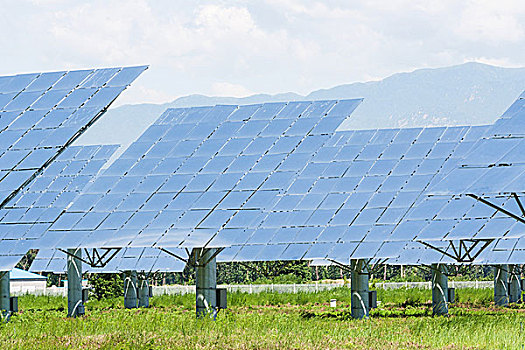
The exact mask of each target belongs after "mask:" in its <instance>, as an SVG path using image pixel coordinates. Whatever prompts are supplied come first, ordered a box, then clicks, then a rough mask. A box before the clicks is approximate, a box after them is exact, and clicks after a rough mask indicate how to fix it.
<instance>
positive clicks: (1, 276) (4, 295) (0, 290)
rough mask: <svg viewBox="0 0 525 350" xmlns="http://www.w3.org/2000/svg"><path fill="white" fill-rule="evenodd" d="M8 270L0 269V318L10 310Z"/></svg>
mask: <svg viewBox="0 0 525 350" xmlns="http://www.w3.org/2000/svg"><path fill="white" fill-rule="evenodd" d="M9 274H10V272H9V271H0V314H1V315H0V316H2V317H0V319H2V318H3V317H5V316H6V315H9V312H10V311H11V303H10V298H11V290H10V278H9V277H10V276H9Z"/></svg>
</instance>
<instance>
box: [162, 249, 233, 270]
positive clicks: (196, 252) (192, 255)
mask: <svg viewBox="0 0 525 350" xmlns="http://www.w3.org/2000/svg"><path fill="white" fill-rule="evenodd" d="M158 249H159V250H160V251H162V252H164V253H166V254H168V255H170V256H172V257H174V258H175V259H179V260H181V261H183V262H185V263H186V264H187V265H189V266H191V267H204V266H206V265H208V263H209V262H210V261H212V260H213V259H215V258H216V257H217V255H219V254H220V253H221V252H222V251H223V250H224V248H193V249H192V250H191V251H190V250H189V249H188V248H184V250H185V251H186V255H187V258H184V257H182V256H180V255H178V254H175V253H173V252H170V251H169V250H167V249H164V248H158ZM208 249H216V250H215V252H214V253H213V254H212V255H211V256H210V257H209V258H208V259H206V260H204V259H203V256H204V253H205V252H206V251H207V250H208Z"/></svg>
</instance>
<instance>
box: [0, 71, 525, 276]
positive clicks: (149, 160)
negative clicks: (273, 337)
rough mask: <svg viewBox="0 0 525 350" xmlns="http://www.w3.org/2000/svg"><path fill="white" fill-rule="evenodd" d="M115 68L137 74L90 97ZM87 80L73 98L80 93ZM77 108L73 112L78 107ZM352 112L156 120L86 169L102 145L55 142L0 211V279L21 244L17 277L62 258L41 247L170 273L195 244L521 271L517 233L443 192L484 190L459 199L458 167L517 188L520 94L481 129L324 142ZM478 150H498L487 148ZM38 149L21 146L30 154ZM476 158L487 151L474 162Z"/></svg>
mask: <svg viewBox="0 0 525 350" xmlns="http://www.w3.org/2000/svg"><path fill="white" fill-rule="evenodd" d="M126 69H129V70H130V71H129V74H127V75H126V76H128V77H130V78H132V79H134V78H135V77H136V76H137V75H138V74H139V73H140V72H141V71H142V70H144V67H135V68H124V69H115V70H101V71H104V72H105V73H103V74H102V73H96V72H98V71H96V70H95V71H89V72H91V73H90V74H91V75H95V73H96V74H97V76H99V78H97V79H94V81H97V84H98V85H96V84H95V85H96V86H97V87H98V90H103V89H109V88H112V89H113V87H114V86H115V84H116V83H114V82H113V79H116V78H118V77H119V75H122V76H124V73H122V72H124V71H126ZM132 72H133V74H131V73H132ZM71 73H72V72H70V73H63V74H62V76H63V77H64V76H68V75H69V74H71ZM91 75H89V74H88V75H86V77H84V80H82V81H81V82H80V83H78V84H77V85H75V86H74V87H73V89H74V90H75V91H76V90H82V89H84V90H85V89H86V88H88V87H89V88H92V89H93V88H94V87H93V84H94V83H93V82H91V83H90V82H89V81H90V80H93V79H91V78H89V77H91ZM38 77H39V76H37V78H38ZM37 78H34V79H37ZM34 79H33V80H34ZM132 79H131V80H132ZM8 80H9V79H8ZM11 80H17V79H15V78H11ZM117 80H118V79H117ZM131 80H130V81H131ZM60 81H61V80H60V79H57V81H55V82H54V83H52V84H51V85H50V87H48V88H47V89H48V90H45V92H44V93H41V94H40V95H38V96H37V97H35V99H34V100H33V102H29V104H28V105H27V107H26V108H25V109H24V110H23V111H20V113H19V114H20V116H18V117H17V118H18V119H20V118H22V119H24V120H25V118H28V117H24V115H25V114H26V113H28V112H31V111H36V110H39V109H38V108H39V106H40V105H38V104H37V102H38V101H39V98H42V95H44V96H45V94H47V93H50V92H53V91H54V88H55V86H56V85H57V82H60ZM130 81H128V82H127V83H126V84H124V81H122V82H120V84H122V85H120V86H119V87H121V88H122V89H123V88H125V86H127V84H129V82H130ZM53 84H54V85H53ZM86 84H87V85H86ZM14 85H16V84H14ZM22 85H23V84H20V86H22ZM2 86H7V88H6V89H5V90H1V89H0V92H1V94H2V95H4V94H5V95H8V94H10V93H13V92H11V90H12V89H13V87H10V86H11V85H9V83H6V84H4V85H2V83H0V87H2ZM23 86H25V88H24V87H23ZM23 86H22V89H21V90H20V91H19V92H18V94H17V95H13V96H11V99H10V100H9V101H8V102H7V103H5V106H4V107H3V109H2V112H1V113H2V114H1V115H0V120H3V116H4V113H7V114H8V113H11V109H12V108H13V107H9V105H10V104H11V106H13V105H15V104H13V103H12V102H13V101H15V100H16V99H17V98H18V97H17V96H18V95H20V94H29V92H32V91H33V90H32V88H28V87H30V86H31V84H30V83H27V84H25V85H23ZM58 87H59V88H61V85H59V86H58ZM26 89H28V90H26ZM98 90H97V91H98ZM104 91H105V90H104ZM73 92H74V91H73ZM83 93H84V92H83ZM71 94H72V93H71ZM76 94H78V95H79V96H80V95H82V94H81V93H76ZM94 95H95V96H96V95H97V93H95V94H94ZM106 95H108V94H106ZM35 96H36V94H35ZM67 96H69V95H66V97H63V98H62V100H60V101H62V102H57V103H56V104H55V105H53V107H52V110H51V111H50V112H49V113H51V112H53V111H56V110H63V109H65V108H71V107H66V106H65V105H62V103H63V101H64V98H66V99H67ZM82 96H88V93H87V92H85V94H84V95H82ZM108 96H113V98H112V99H111V100H109V99H107V100H105V101H106V102H107V104H105V105H104V107H101V108H100V109H97V112H96V113H100V112H102V111H103V110H105V108H107V105H109V103H111V102H112V100H113V99H114V98H115V96H116V95H111V94H109V95H108ZM92 98H93V94H92V95H89V97H88V98H87V101H85V102H84V103H81V104H79V105H78V106H75V108H78V109H80V108H84V105H88V103H89V101H90V100H91V99H92ZM6 99H7V97H6ZM0 101H2V100H1V99H0ZM95 102H96V101H95ZM359 102H360V100H344V101H312V102H290V103H267V104H262V105H251V106H215V107H199V108H182V109H170V110H168V111H166V112H165V113H164V114H163V115H162V116H161V117H159V119H158V120H157V121H156V122H155V123H154V124H153V125H152V126H150V127H149V128H148V129H147V130H146V131H145V132H144V134H143V135H142V136H141V137H140V138H139V139H138V140H137V141H136V142H134V143H133V144H132V145H131V146H130V147H129V148H128V149H127V150H126V151H125V152H124V153H123V154H122V155H121V156H120V157H119V158H118V159H117V160H116V161H115V162H114V163H113V164H111V166H109V168H108V169H106V170H104V171H103V172H101V173H99V170H100V169H101V167H102V166H103V165H104V164H105V161H106V160H107V159H108V158H109V156H110V155H111V154H112V153H113V151H114V150H115V148H114V147H111V146H105V147H92V148H91V149H88V148H85V149H76V148H74V147H68V148H67V149H66V148H65V147H64V145H62V148H61V149H60V152H62V154H61V155H60V156H58V157H57V156H56V155H55V153H53V154H52V155H51V157H50V158H47V159H48V160H46V161H45V162H43V164H42V165H41V166H40V167H38V168H35V169H36V171H35V170H33V172H32V173H31V174H30V177H28V178H27V179H26V180H24V181H25V182H26V183H23V184H22V183H18V185H17V186H18V187H17V186H14V185H13V186H11V187H7V189H8V190H6V195H5V196H4V197H5V200H4V203H3V205H2V206H1V208H0V251H1V252H2V255H0V270H2V269H10V268H11V267H12V266H13V265H14V264H16V262H17V261H18V260H19V259H20V257H21V256H22V255H23V254H25V252H26V251H27V250H28V249H31V248H36V249H41V251H40V252H39V254H38V256H37V259H36V260H35V263H34V264H33V266H32V270H34V271H54V272H59V271H63V270H64V268H65V255H64V254H63V253H62V252H60V251H55V250H54V249H55V248H62V249H67V248H76V247H82V248H108V249H115V248H117V249H120V248H122V250H120V251H119V252H118V254H117V255H116V256H115V258H114V259H113V260H112V261H110V262H109V264H108V265H107V266H106V267H104V268H103V269H98V271H118V270H125V269H136V270H144V271H152V270H162V271H169V270H172V271H176V270H180V269H182V267H183V266H184V264H183V263H181V262H180V261H177V260H176V259H174V258H173V256H171V255H169V254H168V253H169V252H171V254H173V255H177V256H184V255H185V254H186V255H187V253H188V252H190V251H191V249H192V248H195V247H218V248H225V249H224V250H223V251H222V252H221V253H220V254H219V256H218V260H219V261H247V260H290V259H293V260H296V259H332V260H335V261H339V262H341V263H348V262H349V259H350V258H369V259H373V260H383V259H388V262H390V263H403V264H406V263H413V264H421V263H433V262H440V261H446V262H454V261H453V260H451V258H450V257H449V256H447V254H443V252H445V253H446V252H451V250H454V249H455V248H454V245H453V242H454V241H458V240H461V241H465V240H473V239H474V240H483V241H484V242H485V241H486V242H488V243H489V246H488V248H487V249H485V250H484V251H483V252H481V254H480V255H479V256H477V257H476V260H475V261H476V262H477V263H505V262H512V261H518V260H521V261H522V260H523V259H521V254H522V252H521V249H520V242H521V237H522V235H521V232H522V230H521V224H522V223H521V222H519V221H517V220H516V218H514V217H510V216H508V215H503V214H501V211H497V210H496V209H493V208H492V207H489V206H487V205H486V204H484V203H481V202H476V201H474V200H473V199H471V198H468V197H465V196H455V195H457V194H462V193H480V194H484V193H485V192H488V191H485V192H483V191H482V192H479V191H480V188H484V187H476V188H474V187H472V186H473V185H474V182H469V181H470V178H469V177H466V176H465V175H463V173H462V172H463V171H465V169H477V171H478V172H483V171H493V169H503V168H506V169H507V170H509V169H510V170H511V171H513V173H514V174H516V175H515V176H516V178H517V179H519V173H520V170H516V169H518V168H519V166H520V163H519V162H520V152H519V145H520V142H521V140H518V141H516V139H519V137H520V136H519V135H522V134H520V128H519V119H520V118H521V117H523V116H524V114H525V111H524V109H523V105H524V103H523V98H520V99H518V101H517V102H516V103H515V104H514V105H513V106H512V107H511V108H510V109H509V111H507V112H506V113H505V114H504V116H503V117H502V119H501V120H503V122H500V121H498V122H496V123H495V124H494V125H493V126H482V127H448V128H410V129H381V130H359V131H341V132H339V131H336V130H337V128H338V127H339V126H340V124H341V123H342V122H343V121H344V120H345V119H346V118H348V117H349V116H350V114H351V113H352V112H353V110H354V109H355V108H356V107H357V106H358V104H359ZM96 105H98V104H96ZM35 106H36V107H35ZM68 106H69V105H68ZM101 106H102V105H101ZM33 107H35V108H33ZM48 107H49V106H48ZM68 112H71V113H72V114H70V116H68V117H67V118H66V119H68V118H72V117H71V116H73V115H74V114H75V113H76V112H74V113H73V112H72V111H69V110H68ZM46 115H47V114H46ZM18 119H15V121H16V120H18ZM50 119H54V117H53V118H50ZM88 119H89V118H88ZM92 121H93V118H91V119H90V120H89V121H88V122H86V123H84V124H83V125H82V127H83V128H85V126H87V125H89V123H91V122H92ZM514 121H516V122H514ZM29 124H31V126H30V129H29V131H32V130H40V129H39V127H38V125H39V122H36V123H34V124H33V123H32V122H31V123H29ZM10 125H11V124H8V125H7V126H6V128H5V129H4V130H5V131H8V130H9V127H10ZM18 125H20V124H18ZM17 128H20V126H18V127H17ZM62 128H63V126H62V124H59V125H57V126H55V129H57V130H61V129H62ZM13 130H19V129H13ZM80 130H82V128H80ZM54 131H55V132H56V130H54ZM2 132H4V131H2ZM35 135H37V134H35ZM37 138H38V137H37V136H35V137H34V139H37ZM501 140H505V141H503V142H507V141H509V140H513V141H510V142H513V146H512V147H510V146H509V149H508V151H510V150H513V153H512V152H510V153H508V154H507V153H505V154H500V153H502V152H503V149H506V148H503V147H502V146H499V145H500V144H501V142H502V141H501ZM70 141H71V140H68V141H66V142H64V144H65V145H68V144H69V143H70ZM35 142H36V141H35ZM40 142H41V141H40ZM490 142H494V145H496V143H497V144H498V147H496V146H494V147H491V146H490V145H489V146H487V145H486V143H490ZM12 144H13V143H12ZM38 144H39V143H33V147H34V148H29V150H30V153H31V152H33V151H35V150H36V149H38ZM14 145H16V142H15V143H14ZM35 145H36V146H35ZM505 145H508V144H505ZM57 147H60V145H58V146H57ZM483 147H485V149H487V151H486V152H491V153H483V154H482V155H480V156H477V155H476V154H477V153H479V152H481V151H483V150H484V148H483ZM19 149H22V148H20V147H18V148H14V149H13V150H11V149H10V148H7V149H6V150H5V152H4V153H5V154H7V153H8V152H14V151H18V150H19ZM42 149H49V147H47V146H43V147H42ZM64 149H66V151H64ZM480 150H481V151H480ZM60 152H56V154H57V155H58V154H59V153H60ZM498 152H499V153H498ZM17 154H18V153H17ZM498 156H499V158H497V157H498ZM491 157H492V158H491ZM37 158H38V157H37ZM495 158H497V160H493V159H495ZM24 159H26V158H23V159H17V157H16V156H15V154H14V153H12V154H10V155H9V156H7V157H6V160H5V162H2V158H0V164H5V165H4V166H1V167H2V169H5V172H6V176H9V175H10V174H11V173H14V172H17V171H18V172H19V171H22V170H24V171H26V170H27V169H28V167H27V166H22V165H20V164H23V162H24ZM9 160H11V161H9ZM50 160H54V161H53V162H51V161H50ZM509 162H510V163H509ZM465 164H467V165H466V166H465ZM469 164H474V166H469ZM483 165H485V166H483ZM31 169H33V168H31ZM487 169H489V170H487ZM522 170H523V169H522ZM469 171H470V170H469ZM456 173H459V174H460V175H459V176H456V175H455V174H456ZM500 173H501V172H500ZM498 174H499V173H498ZM480 176H481V177H482V176H484V175H483V174H482V175H480ZM453 177H456V178H457V179H456V180H454V181H456V182H461V184H463V188H462V190H461V191H458V192H456V190H454V191H449V192H446V191H444V190H443V188H445V189H449V188H450V187H449V184H450V183H451V181H452V180H451V179H452V178H453ZM496 177H497V175H496ZM508 178H509V177H507V179H508ZM498 179H499V180H500V185H501V184H504V185H505V186H506V185H508V184H509V182H508V181H507V182H506V181H505V178H504V177H503V176H501V178H498ZM489 182H490V181H489ZM3 183H4V180H2V182H0V187H1V186H2V184H3ZM467 183H469V186H467V185H465V184H467ZM490 183H491V185H493V183H492V182H490ZM7 185H9V182H8V183H7ZM7 185H6V186H7ZM516 186H519V182H516ZM11 188H14V189H11ZM429 188H430V189H431V190H430V191H429ZM493 188H494V189H495V190H494V193H498V195H499V194H501V192H504V191H501V189H503V186H500V187H497V186H496V185H494V186H493ZM9 189H11V190H9ZM471 190H472V191H474V192H470V191H471ZM498 191H501V192H498ZM514 192H519V191H514ZM514 192H513V193H514ZM428 194H433V195H434V196H430V197H429V196H428ZM494 200H495V201H498V204H499V205H500V206H501V207H505V208H511V206H513V205H514V207H512V210H515V209H516V208H515V206H516V205H518V203H519V202H518V201H516V200H515V199H514V198H510V199H509V198H508V196H502V197H501V198H496V199H494ZM522 215H523V213H521V214H520V216H522ZM420 241H422V242H425V243H427V244H431V245H433V246H434V247H435V248H438V249H441V250H442V251H441V252H440V251H438V250H433V249H429V248H428V247H427V246H424V245H422V244H421V243H420ZM451 242H452V243H451ZM159 248H161V249H163V250H164V251H161V250H159ZM449 255H450V254H449ZM87 269H88V268H87ZM92 270H94V271H95V270H96V269H92Z"/></svg>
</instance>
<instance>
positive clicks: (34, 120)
mask: <svg viewBox="0 0 525 350" xmlns="http://www.w3.org/2000/svg"><path fill="white" fill-rule="evenodd" d="M146 68H147V67H127V68H109V69H93V70H78V71H69V72H66V71H63V72H50V73H34V74H20V75H15V76H3V77H0V139H1V143H0V247H1V248H0V251H2V254H3V255H2V256H1V257H0V270H4V269H10V268H12V267H13V266H14V264H16V262H14V260H16V257H17V256H19V254H22V255H23V254H24V253H25V252H26V251H27V249H29V246H30V245H31V244H30V241H28V240H26V238H34V237H36V236H38V234H37V232H40V233H41V232H43V231H42V230H41V229H39V226H38V225H35V224H37V223H38V222H36V221H35V222H32V221H30V220H32V219H33V218H34V215H35V213H36V212H37V211H38V209H42V208H43V206H44V203H45V202H46V201H47V200H51V197H52V196H53V194H54V192H53V189H52V188H47V189H45V190H46V191H47V190H49V191H47V192H49V193H45V194H44V193H41V194H40V195H37V194H36V193H35V192H27V191H26V192H25V195H24V196H22V193H23V192H22V191H23V190H24V189H25V188H26V187H27V186H28V185H29V184H30V183H31V182H32V181H33V180H34V179H35V178H36V177H38V176H39V174H40V175H41V174H42V172H45V171H46V169H48V167H50V164H51V165H54V166H55V167H56V166H57V165H60V164H63V163H64V162H63V161H59V162H58V163H57V164H54V163H53V161H54V160H57V159H61V160H66V161H67V160H69V158H67V157H69V156H68V155H67V154H66V155H65V157H66V158H60V154H61V153H63V152H64V150H65V149H66V148H67V147H68V146H69V145H70V144H71V143H72V142H73V141H74V140H75V139H76V138H77V137H78V136H80V135H81V134H82V132H84V131H85V130H86V128H87V127H88V126H89V125H91V124H92V123H93V122H95V121H96V120H97V119H98V118H99V117H100V116H101V115H102V114H103V112H104V111H105V110H106V109H107V108H108V106H109V105H110V104H111V103H112V102H113V100H114V99H115V98H116V97H117V96H118V95H119V94H120V93H121V92H122V91H123V90H124V89H125V88H126V87H127V86H128V85H129V84H130V83H131V82H132V81H133V80H134V79H135V78H136V77H137V76H138V75H140V74H141V73H142V72H143V71H144V70H145V69H146ZM102 148H103V149H104V150H106V151H108V152H112V150H111V148H108V147H102ZM82 161H83V160H81V162H82ZM68 171H70V172H73V173H74V172H75V170H74V168H71V169H70V170H68ZM46 174H49V172H47V173H46ZM77 175H78V174H77ZM59 177H60V176H59ZM45 178H47V175H46V176H44V177H42V176H41V177H40V183H39V184H40V185H42V182H43V181H44V179H45ZM60 178H62V177H60ZM78 181H80V175H79V180H78ZM51 182H52V183H53V185H54V186H57V188H59V187H60V186H61V185H60V184H59V182H58V180H52V181H51ZM77 185H80V184H79V183H77ZM70 192H71V191H69V190H64V193H63V197H61V198H59V199H56V203H48V205H53V206H59V205H60V203H62V204H63V203H65V201H66V198H69V199H71V198H72V197H67V193H70ZM37 197H39V198H37ZM32 200H34V202H31V201H32ZM32 205H35V208H33V207H32ZM64 206H65V204H64ZM55 209H56V208H55ZM26 211H27V213H25V212H26ZM49 211H51V209H50V210H49ZM42 215H44V214H42ZM22 238H24V239H22ZM24 249H25V251H23V250H24ZM22 251H23V253H22Z"/></svg>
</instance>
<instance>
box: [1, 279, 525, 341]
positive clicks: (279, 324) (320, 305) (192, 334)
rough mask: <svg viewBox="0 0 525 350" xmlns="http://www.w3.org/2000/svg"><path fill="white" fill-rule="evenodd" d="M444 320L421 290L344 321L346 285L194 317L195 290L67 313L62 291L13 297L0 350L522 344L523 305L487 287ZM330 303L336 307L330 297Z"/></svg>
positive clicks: (251, 298) (244, 297)
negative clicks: (500, 301) (148, 303)
mask: <svg viewBox="0 0 525 350" xmlns="http://www.w3.org/2000/svg"><path fill="white" fill-rule="evenodd" d="M456 292H457V297H458V299H459V302H458V303H457V304H456V306H455V307H453V308H452V309H451V316H450V317H432V316H431V305H430V298H431V297H430V291H429V290H418V289H410V290H404V289H400V290H394V291H383V290H379V291H378V299H379V300H380V301H381V305H380V307H379V308H378V309H375V310H373V312H372V315H371V317H370V319H368V320H362V321H356V320H352V319H351V318H350V309H349V304H350V295H349V291H348V289H346V288H340V289H337V290H332V291H324V292H320V293H299V294H273V293H261V294H241V293H232V294H230V295H229V300H228V302H229V305H230V307H229V309H228V310H224V311H221V313H220V314H219V316H218V318H217V321H215V322H213V321H211V320H209V319H203V320H196V319H195V316H194V296H193V295H185V296H162V297H155V298H153V299H152V308H150V309H135V310H126V309H124V308H123V305H122V304H123V302H122V300H120V299H115V300H104V301H90V302H89V303H88V305H87V315H86V316H85V317H82V318H78V319H67V318H66V317H65V310H64V309H65V307H66V300H65V299H64V298H61V297H33V296H23V297H21V298H20V301H19V306H20V312H19V313H18V314H17V315H15V316H13V317H12V319H11V322H9V323H7V324H1V325H0V349H12V348H31V349H33V348H42V349H62V348H107V349H114V348H126V349H127V348H133V349H151V348H175V349H201V348H216V349H283V348H289V349H339V348H350V349H353V348H359V349H524V344H525V333H524V330H523V323H524V321H525V312H524V311H525V308H523V309H522V308H521V307H520V306H513V307H511V308H505V309H502V308H496V307H494V306H493V305H492V304H491V300H492V290H491V289H481V290H474V289H472V290H468V289H466V290H456ZM331 298H336V299H337V300H338V307H337V308H330V307H329V303H328V302H329V300H330V299H331Z"/></svg>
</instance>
